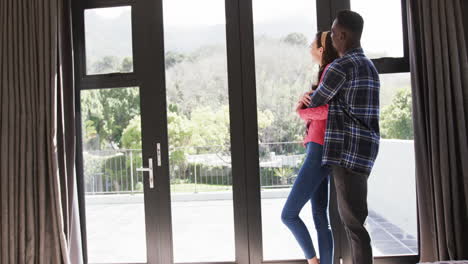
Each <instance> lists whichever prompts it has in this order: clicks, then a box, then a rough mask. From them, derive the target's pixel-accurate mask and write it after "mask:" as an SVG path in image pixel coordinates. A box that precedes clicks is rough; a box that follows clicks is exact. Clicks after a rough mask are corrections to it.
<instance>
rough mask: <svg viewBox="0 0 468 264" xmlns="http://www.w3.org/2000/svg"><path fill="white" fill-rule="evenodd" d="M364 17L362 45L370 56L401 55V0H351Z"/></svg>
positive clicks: (354, 8)
mask: <svg viewBox="0 0 468 264" xmlns="http://www.w3.org/2000/svg"><path fill="white" fill-rule="evenodd" d="M351 9H352V10H353V11H356V12H358V13H360V14H361V16H362V17H363V18H364V32H363V35H362V46H363V48H364V50H365V52H366V54H367V55H368V56H369V57H370V58H381V57H403V56H404V51H403V26H402V22H403V20H402V12H401V0H386V1H375V0H351Z"/></svg>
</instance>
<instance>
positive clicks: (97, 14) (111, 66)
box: [84, 6, 133, 74]
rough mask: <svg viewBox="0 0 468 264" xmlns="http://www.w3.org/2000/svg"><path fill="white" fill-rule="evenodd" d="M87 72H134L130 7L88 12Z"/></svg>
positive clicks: (86, 19) (87, 10) (86, 33)
mask: <svg viewBox="0 0 468 264" xmlns="http://www.w3.org/2000/svg"><path fill="white" fill-rule="evenodd" d="M84 18H85V41H86V46H85V47H86V73H87V74H105V73H114V72H133V55H132V14H131V7H130V6H123V7H107V8H95V9H86V10H85V17H84Z"/></svg>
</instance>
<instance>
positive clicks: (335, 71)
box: [309, 63, 346, 107]
mask: <svg viewBox="0 0 468 264" xmlns="http://www.w3.org/2000/svg"><path fill="white" fill-rule="evenodd" d="M345 82H346V73H345V72H344V71H343V69H342V67H341V66H340V65H339V64H337V63H332V64H331V65H330V66H329V67H328V69H327V70H326V72H325V75H324V77H323V80H322V82H321V83H320V84H319V87H318V88H317V90H316V91H315V93H314V94H313V95H312V98H311V101H310V104H309V107H317V106H322V105H325V104H327V103H328V102H329V101H330V100H331V99H333V97H334V96H335V95H336V94H337V93H338V91H339V90H340V89H341V87H343V84H345Z"/></svg>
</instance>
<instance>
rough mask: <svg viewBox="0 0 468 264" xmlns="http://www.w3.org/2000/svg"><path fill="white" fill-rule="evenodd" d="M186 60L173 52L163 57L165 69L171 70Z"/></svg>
mask: <svg viewBox="0 0 468 264" xmlns="http://www.w3.org/2000/svg"><path fill="white" fill-rule="evenodd" d="M185 59H186V57H185V55H184V54H182V53H178V52H175V51H168V52H166V55H165V63H166V69H169V68H172V67H174V66H175V65H177V64H179V63H181V62H182V61H184V60H185Z"/></svg>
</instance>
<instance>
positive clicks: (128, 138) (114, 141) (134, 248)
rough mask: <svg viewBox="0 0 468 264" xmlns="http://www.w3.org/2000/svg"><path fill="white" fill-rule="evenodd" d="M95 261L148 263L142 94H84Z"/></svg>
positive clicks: (88, 210) (87, 184) (91, 242)
mask: <svg viewBox="0 0 468 264" xmlns="http://www.w3.org/2000/svg"><path fill="white" fill-rule="evenodd" d="M81 121H82V135H83V158H84V182H85V198H86V229H87V238H88V247H87V248H88V257H89V263H137V262H143V263H145V262H146V231H145V212H144V203H143V174H142V173H141V172H137V171H136V169H137V168H139V167H141V165H142V156H141V124H140V93H139V89H138V88H112V89H99V90H85V91H81Z"/></svg>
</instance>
